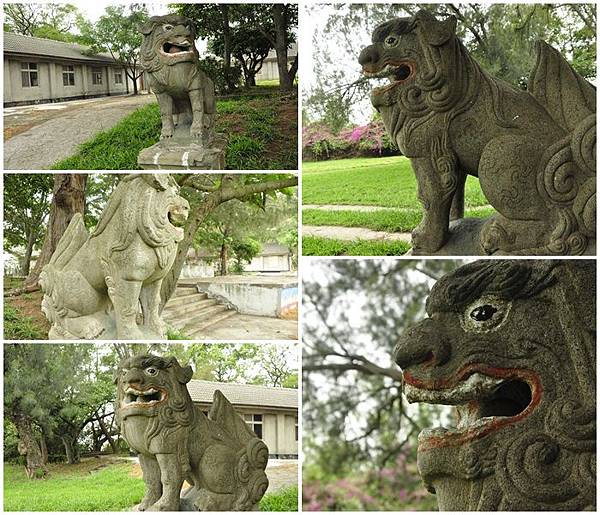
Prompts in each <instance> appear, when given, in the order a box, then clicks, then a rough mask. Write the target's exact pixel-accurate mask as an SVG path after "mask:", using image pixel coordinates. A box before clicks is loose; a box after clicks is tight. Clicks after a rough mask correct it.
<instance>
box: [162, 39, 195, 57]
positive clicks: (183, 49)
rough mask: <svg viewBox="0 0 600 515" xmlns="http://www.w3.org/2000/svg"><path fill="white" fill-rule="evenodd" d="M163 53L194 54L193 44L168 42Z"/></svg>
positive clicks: (164, 44) (163, 48)
mask: <svg viewBox="0 0 600 515" xmlns="http://www.w3.org/2000/svg"><path fill="white" fill-rule="evenodd" d="M161 51H162V53H163V54H168V55H177V54H188V53H190V52H193V50H192V44H191V43H190V42H189V41H187V40H185V41H178V42H176V43H174V42H171V41H167V42H165V43H163V46H162V48H161Z"/></svg>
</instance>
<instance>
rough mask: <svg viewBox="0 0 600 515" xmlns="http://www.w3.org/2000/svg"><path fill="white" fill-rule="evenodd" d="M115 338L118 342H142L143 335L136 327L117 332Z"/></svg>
mask: <svg viewBox="0 0 600 515" xmlns="http://www.w3.org/2000/svg"><path fill="white" fill-rule="evenodd" d="M117 338H119V339H120V340H144V335H143V334H142V331H140V330H139V329H138V328H137V326H136V327H128V328H127V329H121V330H119V331H118V332H117Z"/></svg>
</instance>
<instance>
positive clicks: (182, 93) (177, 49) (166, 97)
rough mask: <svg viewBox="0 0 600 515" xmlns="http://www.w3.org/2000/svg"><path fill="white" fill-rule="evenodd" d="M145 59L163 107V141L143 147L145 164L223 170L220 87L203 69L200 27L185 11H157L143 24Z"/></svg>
mask: <svg viewBox="0 0 600 515" xmlns="http://www.w3.org/2000/svg"><path fill="white" fill-rule="evenodd" d="M140 32H141V33H142V34H143V35H144V42H143V43H142V46H141V48H140V63H141V66H142V68H143V69H144V71H145V72H146V77H147V78H148V84H149V85H150V87H151V88H152V91H154V93H155V94H156V99H157V100H158V105H159V107H160V118H161V122H162V130H161V133H160V138H161V140H160V141H159V142H158V143H156V144H155V145H153V146H151V147H149V148H146V149H144V150H142V151H141V152H140V154H139V156H138V164H139V165H140V166H141V167H142V168H145V169H161V168H162V169H191V170H221V169H223V168H224V167H225V147H226V145H227V139H226V138H225V137H224V135H222V134H215V114H216V104H215V88H214V84H213V81H212V80H211V79H210V78H209V77H208V76H207V75H206V74H205V73H204V72H203V71H202V69H201V68H200V65H199V54H198V50H197V49H196V46H195V43H194V42H195V39H196V30H195V28H194V24H193V22H192V21H191V20H190V19H189V18H186V17H184V16H178V15H175V14H168V15H166V16H153V17H151V18H150V19H149V20H148V22H147V23H145V24H144V25H143V26H142V27H140Z"/></svg>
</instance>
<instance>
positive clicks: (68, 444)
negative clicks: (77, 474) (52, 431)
mask: <svg viewBox="0 0 600 515" xmlns="http://www.w3.org/2000/svg"><path fill="white" fill-rule="evenodd" d="M60 439H61V440H62V443H63V445H64V446H65V454H66V455H67V463H68V464H69V465H74V464H76V463H79V453H78V452H77V448H76V444H75V439H73V438H71V437H70V436H69V435H63V436H61V437H60Z"/></svg>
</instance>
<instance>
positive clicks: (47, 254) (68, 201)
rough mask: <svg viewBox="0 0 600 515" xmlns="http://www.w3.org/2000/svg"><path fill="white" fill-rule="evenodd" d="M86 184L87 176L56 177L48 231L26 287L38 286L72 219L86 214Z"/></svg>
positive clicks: (73, 174)
mask: <svg viewBox="0 0 600 515" xmlns="http://www.w3.org/2000/svg"><path fill="white" fill-rule="evenodd" d="M86 182H87V174H81V173H58V174H55V175H54V188H53V190H52V204H51V205H50V217H49V219H48V229H47V231H46V235H45V237H44V244H43V245H42V251H41V252H40V255H39V257H38V259H37V261H36V263H35V267H34V269H33V270H32V271H31V272H30V273H29V275H28V276H27V279H26V280H25V283H24V286H25V287H27V286H33V285H37V282H38V279H39V277H40V274H41V273H42V268H43V267H44V266H45V265H47V264H48V263H49V262H50V258H51V257H52V254H54V251H55V250H56V246H57V245H58V242H59V240H60V238H61V237H62V235H63V234H64V232H65V231H66V229H67V227H68V226H69V222H70V221H71V218H73V215H74V214H75V213H82V214H83V213H84V211H85V185H86Z"/></svg>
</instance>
